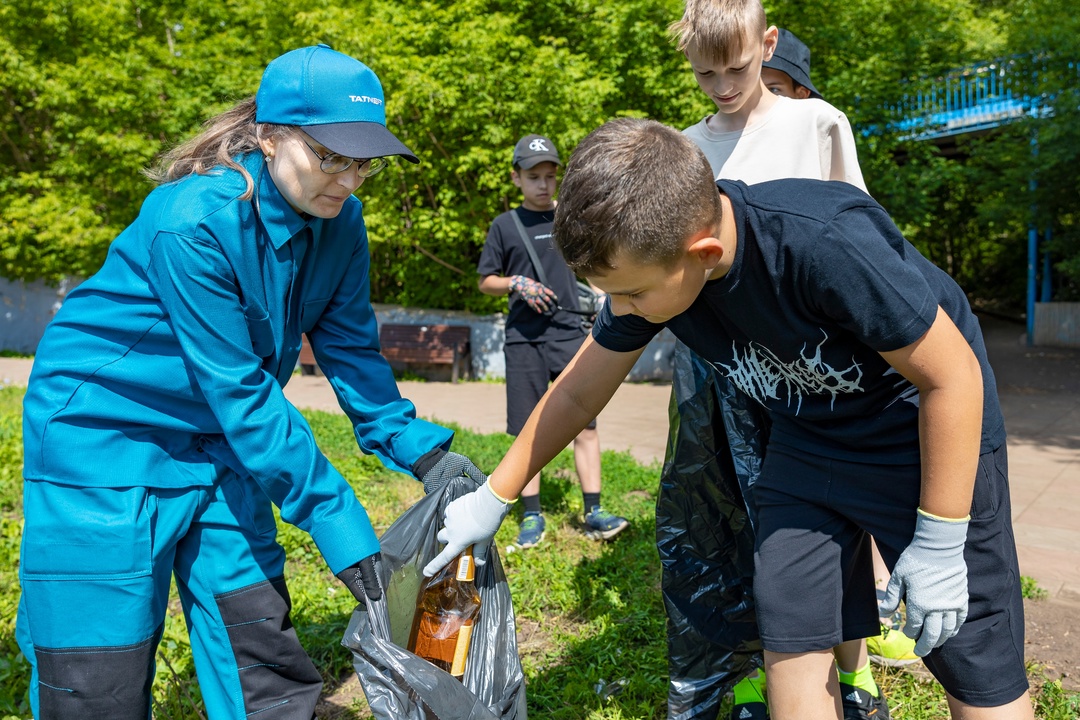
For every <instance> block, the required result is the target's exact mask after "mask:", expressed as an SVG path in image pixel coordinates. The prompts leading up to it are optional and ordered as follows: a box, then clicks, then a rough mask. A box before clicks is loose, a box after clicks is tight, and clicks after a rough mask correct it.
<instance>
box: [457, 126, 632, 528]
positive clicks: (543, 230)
mask: <svg viewBox="0 0 1080 720" xmlns="http://www.w3.org/2000/svg"><path fill="white" fill-rule="evenodd" d="M511 164H512V167H513V169H512V170H511V171H510V178H511V180H512V181H513V183H514V185H516V186H518V187H519V188H521V193H522V203H521V206H520V207H518V208H515V209H513V210H510V211H508V212H505V213H503V214H501V215H499V216H498V217H497V218H495V221H494V222H493V223H492V224H491V228H490V229H489V230H488V235H487V240H486V241H485V242H484V250H483V252H482V253H481V255H480V262H479V265H478V267H477V272H478V273H479V274H480V280H479V283H478V285H479V288H480V292H483V293H485V294H487V295H510V312H509V315H508V316H507V319H506V342H505V345H504V349H503V352H504V355H505V358H506V432H507V433H509V434H510V435H517V434H518V433H519V432H520V431H521V428H522V426H524V424H525V420H526V419H528V417H529V413H531V412H532V410H533V408H534V407H536V403H537V402H539V400H540V398H541V397H542V396H543V395H544V393H545V392H546V391H547V388H548V383H550V382H551V381H552V380H554V379H555V378H556V377H558V376H559V373H561V372H562V371H563V369H564V368H565V367H566V365H567V364H568V363H569V362H570V359H571V358H572V357H573V356H574V353H576V352H577V350H578V348H579V347H581V343H582V341H584V339H585V335H586V332H587V330H586V327H585V325H584V324H583V322H582V320H583V317H584V316H583V315H582V314H581V313H580V309H579V306H578V299H577V280H576V278H575V277H574V274H573V273H572V272H571V271H570V268H568V267H567V266H566V263H565V262H564V261H563V259H562V256H561V255H560V254H559V252H558V251H557V250H556V249H555V247H554V245H553V241H552V233H551V226H552V223H553V221H554V219H555V191H556V188H557V183H558V181H557V177H556V173H557V170H558V167H559V166H560V165H561V164H562V163H561V161H560V160H559V153H558V151H557V150H556V149H555V144H554V143H552V142H551V140H550V139H548V138H546V137H544V136H542V135H535V134H534V135H526V136H525V137H523V138H521V139H520V140H519V141H518V142H517V144H516V145H515V146H514V154H513V157H512V159H511ZM537 262H539V264H540V266H539V267H538V266H537ZM574 464H575V466H576V469H577V474H578V478H579V480H580V481H581V491H582V495H583V496H584V503H585V534H586V535H587V536H589V537H590V538H593V539H597V540H608V539H611V538H613V537H615V536H616V535H618V534H619V533H620V532H622V531H623V530H625V529H626V528H627V527H628V526H629V523H628V522H627V520H626V519H625V518H621V517H619V516H617V515H613V514H611V513H609V512H607V511H606V510H604V509H603V508H602V507H601V506H600V438H599V436H598V434H597V432H596V420H595V419H593V421H592V422H590V423H589V425H588V427H586V428H585V429H584V430H582V431H581V433H580V434H579V435H578V436H577V437H576V438H574ZM522 502H523V504H524V506H525V514H524V517H523V518H522V521H521V527H520V531H519V533H518V538H517V546H518V547H520V548H523V549H524V548H531V547H534V546H536V545H538V544H539V543H540V542H541V541H542V540H543V539H544V535H545V531H546V522H545V520H544V516H543V513H542V512H541V508H540V473H537V474H536V475H535V476H534V477H533V478H532V479H531V481H530V482H529V485H528V487H526V488H525V490H524V491H523V493H522Z"/></svg>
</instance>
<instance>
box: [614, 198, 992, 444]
mask: <svg viewBox="0 0 1080 720" xmlns="http://www.w3.org/2000/svg"><path fill="white" fill-rule="evenodd" d="M716 184H717V187H718V188H719V189H720V190H721V192H723V193H724V194H725V195H727V196H728V198H729V199H730V200H731V203H732V206H733V208H734V217H735V222H736V228H737V232H738V240H737V246H736V251H735V259H734V262H733V265H732V267H731V269H730V271H729V272H728V273H727V274H726V275H725V276H724V277H722V278H719V279H716V280H712V281H710V282H708V283H706V285H705V288H704V289H703V290H702V292H701V294H700V295H699V296H698V298H697V300H696V301H695V302H694V304H693V305H691V306H690V308H688V309H687V310H686V312H684V313H683V314H681V315H679V316H676V317H674V318H672V319H671V320H670V321H669V322H668V323H667V327H669V328H671V331H672V332H673V333H674V334H675V336H676V337H678V338H679V339H680V340H682V341H683V342H684V343H686V344H687V345H688V346H689V347H690V349H692V350H693V351H694V352H696V353H698V354H699V355H701V357H703V358H704V359H705V360H707V361H709V362H710V363H711V364H712V365H713V366H714V367H716V368H717V370H718V371H719V372H721V373H722V374H724V375H725V376H727V377H729V378H731V380H732V382H733V383H734V384H735V385H736V386H737V387H738V388H739V389H741V390H742V391H743V392H745V393H747V394H748V395H749V396H750V397H752V398H754V399H756V400H757V401H758V402H760V403H762V404H763V405H764V406H765V407H766V408H767V409H768V411H769V414H770V416H771V417H772V420H773V426H772V435H771V438H770V442H771V443H779V444H781V445H784V446H788V447H792V448H795V449H797V450H801V451H806V452H810V453H812V454H816V455H824V456H827V457H836V458H845V459H852V460H860V459H867V455H872V456H873V461H874V462H917V461H918V459H919V434H918V402H919V395H918V391H917V389H916V388H915V387H914V386H913V385H912V384H911V383H910V382H909V381H908V380H906V379H905V378H904V377H903V376H902V375H900V374H899V373H898V372H896V370H894V369H893V368H892V367H891V366H890V365H889V364H888V363H886V362H885V360H884V359H883V358H882V357H881V355H879V354H878V353H879V352H885V351H890V350H898V349H900V348H902V347H905V346H907V345H910V344H911V343H913V342H915V341H916V340H918V339H919V338H920V337H922V335H923V334H924V333H926V331H927V330H928V329H929V328H930V325H931V324H932V323H933V321H934V318H935V316H936V313H937V307H938V306H939V305H940V306H941V307H942V308H943V309H944V310H945V312H946V313H947V314H948V315H949V317H950V318H952V320H953V322H954V323H955V324H956V325H957V327H958V328H959V329H960V332H961V333H962V334H963V335H964V337H965V338H966V339H967V340H968V343H969V344H970V345H971V348H972V350H973V351H974V352H975V355H976V357H977V358H978V360H979V364H980V365H981V367H982V375H983V393H984V404H983V429H982V432H983V437H982V449H983V451H987V450H991V449H994V448H996V447H998V446H1000V445H1001V444H1002V443H1003V442H1004V439H1005V431H1004V423H1003V419H1002V416H1001V411H1000V408H999V405H998V398H997V389H996V386H995V382H994V375H993V372H992V371H991V369H990V366H989V364H988V362H987V358H986V348H985V346H984V344H983V339H982V333H981V331H980V329H979V324H978V319H977V318H976V317H975V315H974V314H973V313H972V312H971V307H970V305H969V304H968V301H967V298H966V297H965V296H964V293H963V291H962V290H961V289H960V287H959V286H958V285H957V284H956V283H955V282H954V281H953V280H952V278H950V277H949V276H948V275H947V274H946V273H945V272H943V271H942V270H940V269H939V268H938V267H937V266H935V265H934V264H933V263H931V262H930V261H929V260H927V259H926V258H924V257H923V256H922V255H920V254H919V252H918V251H917V250H916V249H915V248H914V247H913V246H912V245H911V244H910V243H908V242H907V241H906V240H904V238H903V236H902V235H901V234H900V232H899V230H897V228H896V226H895V225H894V224H893V223H892V221H891V220H890V219H889V216H888V215H887V214H886V212H885V210H884V209H883V208H882V207H881V206H880V205H878V204H877V203H876V202H874V200H873V199H872V198H870V196H868V195H867V194H866V193H864V192H862V191H861V190H859V189H857V188H855V187H853V186H851V185H848V184H846V183H840V182H825V181H819V180H777V181H773V182H766V183H759V184H756V185H754V186H753V187H747V186H746V185H745V184H743V183H741V182H733V181H725V180H721V181H718V182H717V183H716ZM661 327H662V326H661V325H656V324H653V323H650V322H648V321H647V320H644V319H643V318H640V317H637V316H632V315H621V316H615V315H613V314H612V312H611V309H610V305H606V306H605V307H604V308H603V310H602V311H601V313H600V315H599V317H598V318H597V322H596V325H595V326H594V327H593V336H594V337H595V339H596V341H597V342H599V343H600V344H601V345H603V346H604V347H606V348H608V349H611V350H616V351H629V350H634V349H637V348H640V347H642V346H644V345H645V344H646V343H648V341H649V339H650V338H651V337H652V336H653V335H655V334H656V333H657V332H659V331H660V329H661Z"/></svg>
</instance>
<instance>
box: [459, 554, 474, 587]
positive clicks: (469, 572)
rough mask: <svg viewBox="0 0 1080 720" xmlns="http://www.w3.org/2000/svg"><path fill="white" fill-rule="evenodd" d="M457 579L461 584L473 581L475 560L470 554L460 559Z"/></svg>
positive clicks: (463, 555)
mask: <svg viewBox="0 0 1080 720" xmlns="http://www.w3.org/2000/svg"><path fill="white" fill-rule="evenodd" d="M457 579H458V580H459V581H461V582H469V581H471V580H472V579H473V558H472V555H470V554H468V553H463V554H462V555H461V557H459V558H458V566H457Z"/></svg>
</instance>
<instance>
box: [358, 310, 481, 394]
mask: <svg viewBox="0 0 1080 720" xmlns="http://www.w3.org/2000/svg"><path fill="white" fill-rule="evenodd" d="M471 333H472V329H471V328H470V327H469V326H468V325H389V324H388V325H382V326H380V327H379V344H380V345H381V346H382V354H383V357H385V358H386V359H387V360H389V361H390V363H391V365H393V364H400V365H409V364H416V365H449V366H450V382H455V383H456V382H457V381H458V380H459V379H460V378H461V376H462V375H465V376H467V377H472V345H471V343H470V335H471Z"/></svg>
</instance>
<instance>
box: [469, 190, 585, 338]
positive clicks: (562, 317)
mask: <svg viewBox="0 0 1080 720" xmlns="http://www.w3.org/2000/svg"><path fill="white" fill-rule="evenodd" d="M514 212H516V213H518V217H519V218H521V223H522V225H524V226H525V232H527V233H529V235H530V236H531V237H532V240H533V247H534V248H535V249H536V254H537V256H539V258H540V262H541V263H543V265H544V274H545V276H546V278H547V281H548V286H549V287H550V288H551V289H552V290H553V291H555V295H557V296H558V298H559V305H561V306H563V307H565V308H570V309H573V310H577V309H578V300H577V280H576V278H575V277H574V273H573V272H572V271H571V270H570V268H569V267H567V265H566V261H565V260H563V258H562V255H560V254H559V251H558V249H557V248H556V247H555V244H554V236H553V235H552V233H551V229H552V224H553V223H554V222H555V211H554V210H547V211H544V212H536V211H535V210H527V209H526V208H524V207H519V208H516V209H514V210H510V211H509V212H504V213H503V214H502V215H499V216H498V217H497V218H495V221H494V222H492V223H491V228H490V229H489V230H488V234H487V239H486V240H485V241H484V250H483V252H481V253H480V262H479V263H478V264H477V268H476V271H477V272H478V273H479V274H480V275H481V276H487V275H501V276H503V277H509V276H511V275H524V276H525V277H528V278H532V279H534V280H539V275H538V273H537V272H536V268H535V267H533V263H532V260H531V259H530V258H529V252H528V250H526V249H525V245H524V241H523V239H522V237H521V233H520V232H518V229H517V224H516V223H515V222H514V218H513V216H512V215H511V214H510V213H514ZM585 332H586V331H585V328H584V327H583V326H582V323H581V315H575V314H573V313H568V312H564V311H561V310H554V311H551V312H548V313H545V314H544V315H541V314H539V313H537V312H535V311H534V310H533V309H532V308H530V307H529V306H528V304H527V303H526V302H525V301H524V300H522V299H521V298H520V297H518V295H517V293H511V294H510V313H509V314H508V315H507V318H506V343H507V344H514V343H521V342H541V341H548V340H568V339H571V338H578V337H581V336H583V335H584V334H585Z"/></svg>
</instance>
